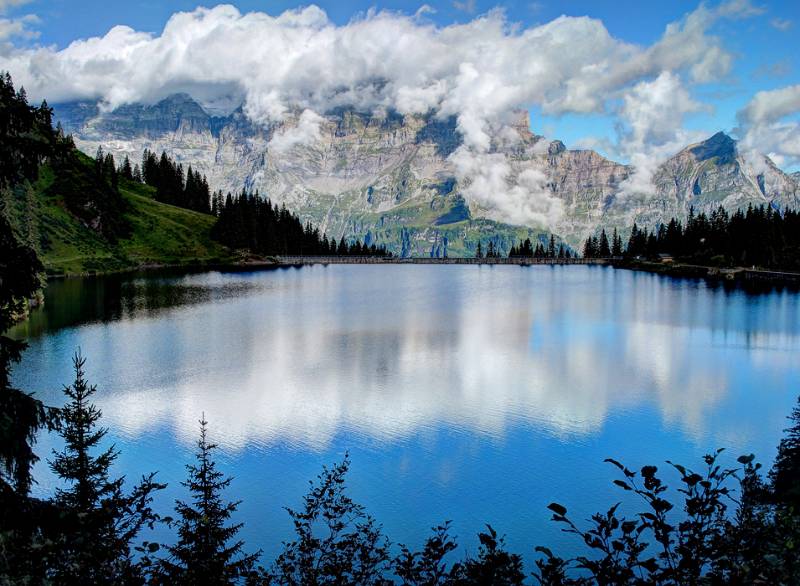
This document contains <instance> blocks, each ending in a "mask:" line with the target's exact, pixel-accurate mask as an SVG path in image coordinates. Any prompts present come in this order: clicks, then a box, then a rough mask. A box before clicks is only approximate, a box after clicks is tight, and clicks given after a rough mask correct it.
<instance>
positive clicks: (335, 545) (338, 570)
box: [268, 456, 390, 586]
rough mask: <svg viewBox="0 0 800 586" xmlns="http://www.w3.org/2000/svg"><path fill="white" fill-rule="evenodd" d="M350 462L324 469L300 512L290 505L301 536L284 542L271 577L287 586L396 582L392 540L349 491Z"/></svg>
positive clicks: (298, 534) (296, 531)
mask: <svg viewBox="0 0 800 586" xmlns="http://www.w3.org/2000/svg"><path fill="white" fill-rule="evenodd" d="M349 467H350V460H349V458H348V457H347V456H345V459H344V460H343V461H342V462H341V463H339V464H336V465H335V466H332V467H331V468H327V467H326V468H324V469H323V471H322V473H321V474H320V475H319V476H318V477H317V482H316V483H313V482H312V483H311V488H310V490H309V492H308V494H307V495H306V496H305V498H304V499H303V508H302V509H300V510H294V509H287V510H288V512H289V515H290V516H291V518H292V522H293V523H294V529H295V534H296V539H295V540H294V541H291V542H289V543H285V544H284V548H283V552H282V553H281V554H280V556H278V559H277V560H276V561H275V565H274V568H273V571H272V573H271V575H270V576H269V577H268V578H269V579H270V580H271V582H272V583H275V584H280V585H282V586H306V585H334V584H363V585H364V586H370V585H373V584H387V583H390V582H388V580H387V579H386V574H387V573H388V569H389V561H390V559H389V543H388V541H387V539H386V537H384V536H383V534H382V532H381V528H380V526H379V525H378V524H377V523H376V522H375V520H374V519H373V518H372V517H371V516H369V515H367V514H366V512H365V511H364V508H363V507H362V506H361V505H359V504H357V503H355V502H353V500H352V499H351V498H350V497H349V496H348V495H347V493H346V490H345V476H346V474H347V470H348V468H349Z"/></svg>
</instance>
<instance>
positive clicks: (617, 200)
mask: <svg viewBox="0 0 800 586" xmlns="http://www.w3.org/2000/svg"><path fill="white" fill-rule="evenodd" d="M56 117H57V118H58V119H60V120H61V121H62V124H63V125H64V127H65V129H66V130H67V131H68V132H72V133H73V134H74V136H75V139H76V143H77V145H78V146H79V147H80V148H82V149H83V150H85V151H86V152H89V153H93V152H94V151H95V150H96V149H97V147H98V146H100V145H102V146H103V148H104V149H106V150H110V151H111V152H112V153H114V155H115V156H116V157H118V158H119V157H123V156H125V155H128V156H129V157H131V160H133V161H138V160H139V159H140V157H141V154H142V152H143V150H144V149H145V148H149V149H150V150H154V151H157V152H160V151H161V150H166V151H167V152H168V153H169V154H170V155H171V156H173V157H175V158H176V159H177V160H179V161H181V162H183V163H184V165H185V166H186V165H189V164H191V165H192V166H193V167H194V168H195V169H197V170H200V171H201V172H203V173H205V174H206V175H207V176H208V179H209V182H210V183H211V185H212V186H213V187H214V188H215V189H223V190H224V191H232V192H235V191H240V190H241V189H242V188H243V187H245V188H247V189H251V190H256V189H257V190H259V191H260V192H261V193H262V194H268V195H269V196H270V197H271V198H272V199H273V201H277V202H279V203H285V204H286V205H287V206H288V207H290V208H291V209H292V210H294V211H296V212H298V213H299V214H300V215H301V216H302V217H303V218H306V219H309V220H312V221H313V222H315V223H316V224H318V225H319V226H321V227H322V229H324V230H325V231H326V232H327V233H328V234H329V235H333V236H335V237H337V238H338V237H340V236H342V235H344V236H345V237H359V238H361V239H363V240H366V241H367V242H373V241H380V242H384V243H387V244H388V245H389V246H390V247H391V248H392V249H393V250H394V251H395V252H396V253H398V254H405V255H412V254H413V255H429V254H433V255H443V254H445V253H449V254H450V255H453V256H454V255H459V254H471V253H472V252H473V251H474V249H475V246H476V245H477V242H478V240H479V239H482V240H483V241H484V246H485V244H486V240H487V239H488V238H490V237H494V238H495V243H496V245H498V246H500V247H501V248H507V247H509V246H510V245H511V244H513V243H514V242H515V241H516V240H517V239H518V238H525V237H531V238H537V237H540V238H544V237H545V236H544V234H545V233H546V232H547V231H548V229H551V230H552V231H554V232H555V233H557V234H559V235H561V236H562V237H563V238H564V239H565V240H567V241H568V242H570V243H571V244H573V245H576V246H577V245H578V244H579V243H580V242H581V241H582V240H583V239H584V238H585V237H586V236H587V235H588V234H590V233H592V232H593V231H594V230H595V229H597V227H598V226H600V225H604V226H616V227H618V228H621V229H624V228H625V227H629V226H630V225H631V223H632V222H633V221H637V222H639V223H640V224H647V225H653V224H655V223H657V222H659V221H661V220H662V219H664V218H669V217H671V216H672V215H678V216H682V215H685V214H686V212H687V211H688V209H689V207H690V206H694V207H695V208H696V209H698V210H709V209H711V208H714V207H716V206H718V205H724V206H726V207H728V208H731V209H735V208H737V207H743V206H747V205H749V204H751V203H752V204H761V203H769V204H771V205H774V206H776V207H787V206H791V207H797V206H798V203H799V202H798V196H799V195H800V192H799V191H798V183H797V180H796V178H793V177H790V176H788V175H786V174H784V173H783V172H782V171H780V169H778V168H777V167H775V165H774V164H773V163H772V162H771V161H770V160H769V159H768V158H766V157H744V156H743V155H741V154H740V153H739V152H738V150H737V148H736V143H735V141H734V140H733V139H731V138H730V137H728V136H726V135H724V134H722V133H719V134H717V135H714V136H713V137H711V138H710V139H708V140H707V141H705V142H703V143H699V144H696V145H691V146H689V147H687V148H686V149H684V150H683V151H681V152H680V153H678V154H676V155H675V156H674V157H672V158H671V159H670V160H668V161H667V162H665V163H664V164H663V165H662V166H661V167H660V168H659V170H658V172H657V173H656V174H655V176H654V178H653V183H654V186H655V190H654V193H650V194H642V195H634V196H630V195H625V196H623V195H622V193H623V192H624V190H623V189H622V187H621V185H622V184H623V182H624V181H625V180H626V179H628V178H629V177H630V176H631V174H632V173H633V169H631V168H630V167H629V166H626V165H622V164H619V163H615V162H613V161H610V160H608V159H606V158H604V157H602V156H601V155H599V154H598V153H596V152H594V151H590V150H579V151H573V150H568V149H566V148H565V147H564V145H563V144H562V143H561V142H560V141H548V140H546V139H544V138H543V137H541V136H537V135H534V134H532V133H531V132H530V124H529V121H528V120H527V116H522V117H520V119H519V122H518V123H517V124H516V125H515V127H514V128H515V129H516V133H517V135H518V140H516V139H515V140H514V141H511V142H510V143H509V142H504V143H502V144H501V143H499V142H498V144H496V145H495V146H494V150H495V152H496V153H499V154H501V155H502V156H503V157H504V160H505V161H506V162H507V163H508V165H509V168H510V169H511V176H512V177H519V176H520V174H522V173H524V172H525V171H528V170H531V171H535V172H536V173H537V174H536V176H537V177H543V178H544V181H543V184H542V189H543V190H545V191H546V192H547V196H548V197H555V198H558V199H559V200H560V201H561V203H562V207H563V213H562V214H561V215H560V216H559V218H558V219H557V220H555V225H552V226H543V225H531V226H519V225H511V224H508V223H501V222H497V221H494V220H492V219H489V217H490V216H491V210H486V209H484V208H483V207H482V206H481V205H479V204H478V203H475V202H474V201H471V200H470V198H465V197H464V195H463V191H464V187H465V186H464V185H461V184H460V183H459V181H457V179H456V175H457V173H456V170H455V168H454V164H453V161H452V158H451V155H452V154H453V153H454V152H455V151H456V149H457V148H458V147H459V146H460V144H461V141H460V136H459V134H458V132H457V131H456V125H455V120H452V119H451V120H438V119H435V118H433V117H424V116H401V115H399V114H396V113H385V114H363V113H358V112H354V111H352V110H340V111H336V112H330V113H328V114H327V115H326V116H325V117H324V118H323V119H322V120H321V121H318V122H319V124H318V125H317V124H315V125H314V126H313V130H311V131H309V130H308V128H306V127H304V123H303V115H301V114H300V113H298V114H297V115H296V116H293V117H290V118H289V120H288V121H286V122H284V123H275V124H270V125H267V126H260V125H255V124H253V123H252V122H251V121H250V120H249V119H248V118H247V117H246V116H245V115H244V113H243V112H242V111H241V110H237V111H235V112H233V113H232V114H230V115H228V116H225V117H215V116H211V115H210V114H208V113H207V112H205V111H204V110H203V108H201V107H200V106H199V105H198V104H197V103H196V102H195V101H194V100H192V99H191V98H190V97H189V96H187V95H176V96H172V97H170V98H168V99H166V100H164V101H162V102H160V103H158V104H155V105H153V106H140V105H134V106H126V107H123V108H119V109H118V110H116V111H114V112H110V113H101V112H99V111H98V109H97V108H96V107H95V106H93V105H88V104H70V105H62V106H58V107H57V108H56ZM309 132H311V136H310V138H309V136H308V133H309Z"/></svg>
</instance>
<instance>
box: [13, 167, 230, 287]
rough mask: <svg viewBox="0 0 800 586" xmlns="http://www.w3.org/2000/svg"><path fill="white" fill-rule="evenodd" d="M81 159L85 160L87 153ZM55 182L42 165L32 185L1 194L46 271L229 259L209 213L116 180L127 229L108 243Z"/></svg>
mask: <svg viewBox="0 0 800 586" xmlns="http://www.w3.org/2000/svg"><path fill="white" fill-rule="evenodd" d="M84 162H85V163H86V164H87V166H88V165H89V164H90V163H89V159H88V158H85V159H84ZM55 184H56V182H55V177H54V173H53V171H52V169H50V168H49V167H47V166H45V167H43V168H42V169H41V172H40V176H39V179H38V181H37V182H36V183H35V184H34V185H32V186H23V187H18V188H16V189H15V190H14V191H13V192H11V193H9V194H5V198H6V203H10V204H11V205H7V206H6V209H7V210H9V212H10V213H9V215H10V217H11V220H12V223H13V224H15V226H16V227H17V229H18V232H19V233H20V235H21V236H22V237H23V238H25V239H26V240H27V241H28V242H29V243H30V244H32V245H33V246H34V247H35V248H36V249H37V252H38V253H39V255H40V258H41V259H42V262H43V264H44V265H45V268H46V269H47V272H48V274H79V273H87V272H106V271H117V270H125V269H131V268H136V267H141V266H147V265H161V264H170V265H199V264H209V263H216V262H227V261H230V260H231V255H230V251H229V250H228V249H227V248H225V247H224V246H222V245H221V244H219V243H217V242H214V241H212V240H211V238H210V231H211V226H212V225H213V223H214V218H213V217H212V216H209V215H206V214H200V213H197V212H193V211H190V210H185V209H182V208H178V207H175V206H171V205H167V204H164V203H160V202H157V201H155V199H154V194H155V191H154V190H153V189H152V188H150V187H148V186H145V185H140V184H138V183H129V182H122V183H121V185H120V193H121V195H122V197H123V199H124V201H125V203H126V210H125V214H124V217H125V219H126V220H127V221H128V223H129V225H130V228H131V230H130V234H129V235H128V236H126V237H124V238H120V239H118V240H117V241H116V242H110V241H108V240H106V239H105V238H103V237H102V236H100V235H99V234H98V233H97V232H96V231H95V230H92V229H91V228H90V227H87V226H85V225H83V224H82V223H81V222H80V221H79V220H78V219H77V218H75V216H74V215H73V214H71V213H70V212H68V211H67V209H66V207H65V205H64V200H63V197H61V195H60V194H59V193H58V192H57V188H55ZM9 200H10V201H9Z"/></svg>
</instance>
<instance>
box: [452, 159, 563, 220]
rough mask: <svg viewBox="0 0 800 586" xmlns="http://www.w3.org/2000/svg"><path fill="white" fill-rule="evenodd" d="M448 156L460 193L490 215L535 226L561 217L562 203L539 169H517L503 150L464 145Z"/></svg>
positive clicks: (494, 217) (497, 218)
mask: <svg viewBox="0 0 800 586" xmlns="http://www.w3.org/2000/svg"><path fill="white" fill-rule="evenodd" d="M450 160H451V162H452V163H453V165H454V167H455V170H456V175H457V176H458V177H459V178H460V179H461V181H462V182H463V187H462V193H463V194H464V196H465V197H466V198H467V200H469V201H471V202H473V203H474V204H477V205H478V206H479V207H480V208H482V209H483V210H485V211H487V212H488V215H489V216H490V217H492V218H493V219H496V220H500V221H504V222H511V223H522V224H529V225H538V226H553V225H555V224H556V223H558V221H559V220H560V219H561V217H562V215H563V212H564V209H563V203H562V201H561V200H560V199H559V198H558V197H556V196H555V195H553V194H552V193H551V192H550V191H549V190H548V188H547V182H548V179H547V176H546V175H545V174H544V173H543V172H542V171H541V170H538V169H530V168H528V169H523V170H521V171H520V170H518V169H515V168H514V167H513V166H512V164H511V162H510V161H509V159H508V157H506V156H505V155H503V154H500V153H485V152H476V151H474V150H472V149H470V148H469V147H467V146H461V147H459V149H458V150H457V151H456V152H455V153H453V154H452V155H451V156H450Z"/></svg>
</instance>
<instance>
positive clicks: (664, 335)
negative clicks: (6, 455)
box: [14, 266, 800, 556]
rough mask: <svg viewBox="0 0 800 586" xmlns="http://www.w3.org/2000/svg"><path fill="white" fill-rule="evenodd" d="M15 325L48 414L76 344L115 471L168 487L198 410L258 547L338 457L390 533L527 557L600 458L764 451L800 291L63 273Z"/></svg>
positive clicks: (793, 342) (402, 274)
mask: <svg viewBox="0 0 800 586" xmlns="http://www.w3.org/2000/svg"><path fill="white" fill-rule="evenodd" d="M15 333H16V334H17V335H20V336H27V337H28V338H29V342H30V349H29V350H28V351H27V352H26V354H25V357H24V361H23V364H22V365H21V366H20V367H18V368H17V370H16V371H15V376H14V380H15V382H16V383H17V384H18V385H19V386H20V387H22V388H24V389H25V390H28V391H36V392H37V394H38V395H39V396H40V397H42V398H43V399H44V400H45V401H46V402H49V403H51V404H55V403H60V401H61V397H60V395H59V391H60V388H61V386H62V385H63V384H67V383H69V382H70V380H71V372H70V356H71V354H72V353H73V352H74V351H75V349H76V348H78V347H80V348H81V349H82V352H83V354H84V355H85V356H87V357H88V363H87V368H88V374H89V377H90V380H91V381H92V382H93V383H96V384H97V385H98V387H99V388H100V389H101V391H100V392H99V393H98V395H97V402H98V404H99V405H100V407H101V408H102V409H103V411H104V421H105V424H106V425H108V426H109V427H110V428H111V429H112V432H111V435H112V436H113V438H112V439H113V440H114V441H115V442H116V443H117V446H118V447H119V448H120V449H121V450H122V453H123V456H122V459H121V461H120V466H121V467H122V472H125V473H127V474H128V476H129V477H132V478H134V477H137V476H138V473H140V472H145V471H149V470H159V471H160V476H161V477H162V480H165V481H168V482H170V484H171V487H170V489H169V492H168V494H169V496H170V497H174V496H178V495H180V494H181V492H180V487H179V486H177V482H178V481H179V480H181V479H182V478H183V464H184V462H185V461H186V460H187V458H188V457H189V453H190V451H191V449H192V442H193V441H194V438H195V435H196V431H197V425H196V422H197V419H198V418H199V417H200V414H201V413H202V412H205V415H206V417H207V419H208V420H209V421H210V428H211V430H212V434H213V439H214V441H217V442H218V443H219V444H220V445H221V447H222V448H223V450H224V456H225V458H224V459H225V463H224V465H223V468H224V469H226V471H228V472H230V473H232V474H233V475H234V476H236V478H237V480H236V481H235V482H234V485H233V489H232V490H233V491H235V495H231V496H235V497H237V498H242V499H243V500H244V504H243V507H242V510H241V512H242V515H243V518H246V519H247V520H248V522H249V523H250V522H251V520H253V519H257V520H258V521H257V522H258V523H259V524H261V523H263V524H264V526H265V527H269V528H270V533H269V535H267V536H265V535H264V533H263V531H262V532H260V531H259V530H258V528H257V527H249V528H248V533H247V534H246V537H247V539H248V541H251V542H253V545H252V548H256V547H263V548H264V549H265V551H267V553H268V554H271V553H273V552H274V547H275V546H276V545H277V544H279V542H280V540H281V539H283V538H285V537H287V535H288V530H289V524H288V522H287V521H288V518H286V516H285V514H284V513H282V511H281V510H280V507H281V506H283V505H294V504H297V502H298V500H299V498H300V496H301V495H302V494H303V491H304V490H305V487H306V485H305V480H307V479H309V478H311V477H312V476H314V475H315V474H316V472H317V469H318V466H319V464H320V463H327V462H331V461H334V460H336V459H338V458H340V457H341V455H342V454H343V453H344V451H345V450H349V451H350V452H351V455H352V457H353V473H352V475H351V479H352V485H353V491H354V493H355V494H356V496H357V497H358V498H359V499H360V500H361V501H363V502H364V503H365V504H366V505H367V506H368V508H369V510H371V511H372V512H374V513H375V514H376V516H377V517H378V518H379V520H380V521H382V522H383V523H384V525H385V527H386V529H387V531H388V532H389V534H390V536H391V537H392V538H393V539H395V540H398V541H401V542H406V543H409V544H417V543H419V542H421V540H422V539H423V536H424V531H425V529H426V527H429V526H431V525H433V524H435V523H439V522H441V521H443V520H445V519H453V520H454V521H455V522H456V524H455V527H456V529H457V531H458V533H459V534H460V535H461V536H462V537H464V538H465V539H464V541H465V542H467V544H469V543H471V542H469V541H468V539H467V538H468V537H470V538H471V536H472V535H474V533H475V532H476V531H477V530H478V529H480V528H481V527H482V524H483V523H484V522H491V523H492V524H493V525H495V526H496V527H497V528H498V529H499V530H500V531H501V532H505V533H507V534H508V537H509V543H510V544H511V545H512V546H514V547H517V549H519V550H524V551H523V553H525V554H526V556H530V554H531V550H532V547H533V546H534V545H536V544H540V543H545V542H547V543H552V542H554V541H556V540H558V541H560V540H561V539H562V537H561V536H560V534H559V532H558V529H557V528H556V527H553V526H550V525H549V524H548V523H547V521H546V520H547V518H548V517H549V515H548V514H547V511H546V510H545V509H544V507H545V506H546V505H547V504H548V503H549V502H551V501H552V500H559V501H560V502H564V503H565V504H567V505H572V507H571V508H572V509H573V510H575V511H580V512H584V513H585V514H589V513H590V512H593V511H594V510H595V509H596V508H599V507H602V506H604V505H607V504H608V503H609V502H610V500H611V499H612V498H613V497H612V494H614V493H613V489H612V488H610V487H609V485H610V479H611V478H612V477H613V472H612V471H611V470H609V469H607V467H605V466H604V465H603V464H602V460H603V458H605V457H608V456H613V457H615V458H618V459H622V460H626V461H627V462H628V463H629V464H630V465H631V466H641V465H642V464H645V463H660V462H663V461H664V460H665V459H668V458H669V459H674V460H681V461H684V462H686V463H696V462H697V461H698V459H699V457H700V456H701V455H702V454H703V453H705V452H706V451H708V450H710V449H713V448H716V447H720V446H722V447H730V448H731V455H732V457H735V455H738V453H739V451H741V450H747V451H748V452H750V451H755V452H756V453H757V454H758V455H759V457H760V458H761V459H762V460H763V461H767V460H768V459H770V458H772V456H773V455H774V447H775V444H776V443H777V441H778V439H779V437H780V432H781V429H782V428H783V427H784V422H785V417H786V415H788V413H789V411H790V409H791V406H792V404H793V401H794V397H795V396H796V395H797V393H799V392H800V385H798V383H800V361H798V351H799V350H800V296H798V295H797V294H796V293H794V292H790V291H774V292H770V293H763V294H759V295H749V294H747V293H746V292H744V291H741V290H726V289H723V288H714V287H709V286H707V285H706V284H705V283H702V282H696V281H689V280H671V279H667V278H662V277H657V276H653V275H647V274H637V273H633V272H628V271H618V270H614V269H611V268H601V267H529V268H521V267H500V266H496V267H489V266H483V267H475V266H328V267H322V266H315V267H306V268H302V269H281V270H271V271H259V272H239V273H219V272H210V273H199V274H190V275H170V274H163V275H158V276H147V277H144V276H117V277H108V278H98V279H83V280H66V281H55V282H54V283H53V284H52V285H51V286H50V288H49V289H48V291H47V300H46V305H45V308H44V310H42V311H39V312H37V313H35V314H34V316H33V317H32V319H31V320H30V321H29V322H28V324H27V325H26V326H23V327H20V328H18V330H17V332H15ZM49 448H50V443H49V440H48V438H44V439H43V440H42V442H41V443H40V449H39V453H40V454H47V453H48V451H49ZM45 468H46V466H44V465H43V464H40V466H39V471H38V472H39V474H40V477H42V478H43V479H44V480H43V482H42V484H41V486H40V487H39V490H41V491H44V492H47V491H49V490H50V489H51V486H50V484H49V482H48V480H47V478H48V477H47V474H46V469H45ZM582 489H585V490H588V491H590V492H591V496H590V497H588V498H587V496H586V495H585V494H583V493H582V492H581V490H582ZM615 496H616V495H615ZM164 502H165V506H169V498H167V499H165V501H164ZM251 524H253V523H251ZM259 540H264V542H261V541H259ZM473 545H474V544H473ZM473 549H474V547H473Z"/></svg>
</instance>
